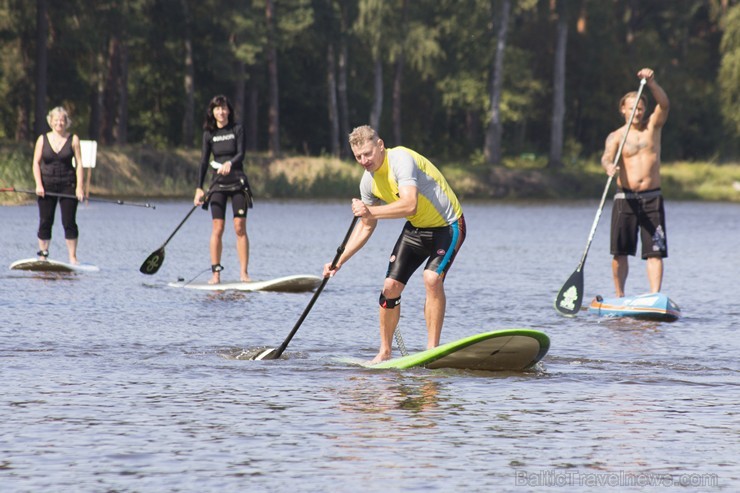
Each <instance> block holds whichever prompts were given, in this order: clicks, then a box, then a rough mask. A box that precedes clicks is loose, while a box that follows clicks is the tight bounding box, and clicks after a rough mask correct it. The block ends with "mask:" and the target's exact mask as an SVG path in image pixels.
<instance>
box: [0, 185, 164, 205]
mask: <svg viewBox="0 0 740 493" xmlns="http://www.w3.org/2000/svg"><path fill="white" fill-rule="evenodd" d="M0 192H17V193H30V194H33V195H36V192H35V191H34V190H23V189H19V188H14V187H10V188H0ZM44 195H48V196H50V197H62V198H66V199H76V198H77V197H75V196H74V195H69V194H66V193H53V192H45V193H44ZM85 200H89V201H90V202H107V203H109V204H118V205H130V206H134V207H148V208H151V209H156V208H157V207H156V206H154V205H152V204H150V203H144V204H142V203H137V202H124V201H123V200H118V199H99V198H95V197H93V198H86V199H85Z"/></svg>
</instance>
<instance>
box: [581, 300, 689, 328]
mask: <svg viewBox="0 0 740 493" xmlns="http://www.w3.org/2000/svg"><path fill="white" fill-rule="evenodd" d="M588 311H589V313H593V314H595V315H599V316H603V317H634V318H647V319H653V320H666V321H670V322H672V321H674V320H678V319H679V318H680V317H681V308H679V306H678V305H677V304H676V303H675V302H674V301H673V300H671V299H670V298H669V297H668V296H666V295H664V294H663V293H646V294H640V295H637V296H625V297H623V298H602V297H601V296H597V297H596V298H594V300H593V301H592V302H591V305H590V306H589V307H588Z"/></svg>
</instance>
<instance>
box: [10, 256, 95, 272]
mask: <svg viewBox="0 0 740 493" xmlns="http://www.w3.org/2000/svg"><path fill="white" fill-rule="evenodd" d="M10 269H11V270H29V271H34V272H98V271H99V270H100V268H99V267H98V266H97V265H93V264H70V263H68V262H62V261H60V260H51V259H46V260H39V259H37V258H24V259H21V260H16V261H15V262H13V263H12V264H10Z"/></svg>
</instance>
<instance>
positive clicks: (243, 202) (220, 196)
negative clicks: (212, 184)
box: [208, 190, 248, 219]
mask: <svg viewBox="0 0 740 493" xmlns="http://www.w3.org/2000/svg"><path fill="white" fill-rule="evenodd" d="M229 197H231V209H232V211H233V212H234V217H235V218H237V217H247V204H248V202H247V193H246V192H245V191H244V190H236V191H233V192H220V191H218V192H213V193H211V197H210V199H209V201H208V205H209V207H210V208H211V218H212V219H226V202H227V201H228V200H229Z"/></svg>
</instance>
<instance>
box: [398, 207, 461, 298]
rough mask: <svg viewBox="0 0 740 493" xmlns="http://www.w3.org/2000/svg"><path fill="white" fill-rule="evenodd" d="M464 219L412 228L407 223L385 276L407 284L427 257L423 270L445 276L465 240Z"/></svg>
mask: <svg viewBox="0 0 740 493" xmlns="http://www.w3.org/2000/svg"><path fill="white" fill-rule="evenodd" d="M466 230H467V228H466V227H465V218H464V217H463V216H461V217H460V219H458V220H457V221H456V222H454V223H452V224H450V225H449V226H443V227H441V228H415V227H414V226H412V225H411V223H409V222H407V223H406V225H405V226H404V227H403V231H402V232H401V235H400V236H399V237H398V241H397V242H396V246H395V247H393V252H392V253H391V258H390V260H389V262H388V272H387V273H386V275H385V276H386V277H388V278H391V279H395V280H396V281H399V282H401V283H403V284H407V283H408V282H409V279H410V278H411V275H412V274H413V273H414V272H415V271H416V269H418V268H419V266H420V265H421V264H422V263H423V262H424V261H425V260H427V263H426V266H425V267H424V269H425V270H433V271H435V272H436V273H437V274H439V275H440V276H443V277H444V276H445V275H446V274H447V271H448V270H450V267H451V266H452V262H453V261H454V260H455V256H456V255H457V252H458V251H459V250H460V247H461V246H462V244H463V242H464V241H465V235H466Z"/></svg>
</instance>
